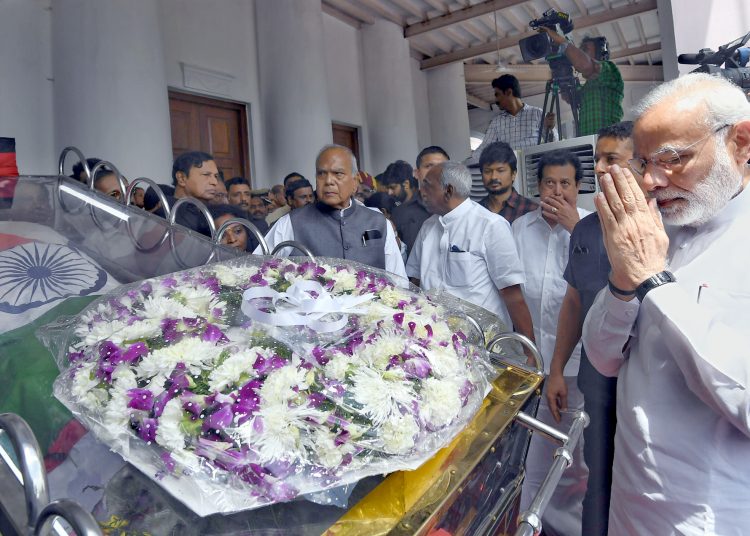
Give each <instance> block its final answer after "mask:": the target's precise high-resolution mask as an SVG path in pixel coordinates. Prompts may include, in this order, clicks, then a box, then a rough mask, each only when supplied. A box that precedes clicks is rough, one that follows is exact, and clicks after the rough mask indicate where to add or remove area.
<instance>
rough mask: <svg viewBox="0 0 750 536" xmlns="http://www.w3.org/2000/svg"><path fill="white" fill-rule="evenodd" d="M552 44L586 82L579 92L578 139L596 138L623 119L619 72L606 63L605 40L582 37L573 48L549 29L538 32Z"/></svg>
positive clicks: (607, 57) (609, 62) (606, 48)
mask: <svg viewBox="0 0 750 536" xmlns="http://www.w3.org/2000/svg"><path fill="white" fill-rule="evenodd" d="M540 30H542V31H544V32H546V33H547V35H549V36H550V39H552V42H553V43H555V44H557V45H560V46H561V47H562V49H563V50H564V52H565V56H566V57H567V58H568V59H569V60H570V63H572V64H573V67H574V68H575V70H576V71H578V72H579V73H581V74H582V75H583V77H584V78H585V79H586V83H585V84H584V85H583V87H581V88H580V89H579V90H578V102H579V104H580V108H579V113H578V119H579V120H578V124H579V129H578V135H579V136H586V135H588V134H596V132H597V131H598V130H599V129H600V128H604V127H607V126H609V125H613V124H615V123H617V122H618V121H620V120H621V119H622V98H623V82H622V76H621V75H620V71H619V69H618V68H617V65H615V64H614V63H613V62H611V61H609V47H608V45H607V39H606V38H605V37H585V38H584V39H583V41H581V46H580V48H579V47H576V46H575V45H574V44H573V43H570V42H568V40H567V38H566V37H565V36H563V35H560V34H558V33H557V32H556V31H554V30H551V29H549V28H540Z"/></svg>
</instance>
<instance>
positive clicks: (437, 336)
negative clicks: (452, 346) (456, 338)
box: [431, 320, 453, 342]
mask: <svg viewBox="0 0 750 536" xmlns="http://www.w3.org/2000/svg"><path fill="white" fill-rule="evenodd" d="M431 326H432V338H433V339H434V340H436V341H448V342H451V338H452V337H453V331H451V328H450V327H448V324H447V323H445V322H443V321H442V320H440V321H438V322H433V323H432V324H431Z"/></svg>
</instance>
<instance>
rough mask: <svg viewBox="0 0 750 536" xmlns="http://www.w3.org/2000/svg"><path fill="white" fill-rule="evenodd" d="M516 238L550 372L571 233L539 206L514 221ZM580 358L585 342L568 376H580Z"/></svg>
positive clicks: (582, 212) (583, 212) (581, 213)
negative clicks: (552, 223)
mask: <svg viewBox="0 0 750 536" xmlns="http://www.w3.org/2000/svg"><path fill="white" fill-rule="evenodd" d="M588 214H590V212H589V211H588V210H585V209H582V208H579V209H578V215H579V216H580V217H581V218H583V217H584V216H586V215H588ZM513 238H514V239H515V241H516V248H517V249H518V256H519V257H520V259H521V264H522V265H523V270H524V273H525V275H526V282H525V283H524V284H523V285H522V288H523V296H524V298H525V299H526V305H527V306H528V307H529V312H530V313H531V320H532V322H533V323H534V339H535V340H536V345H537V348H538V349H539V351H540V352H541V354H542V357H544V372H545V373H546V374H549V365H550V362H551V361H552V353H553V352H554V350H555V338H556V336H557V318H558V316H559V315H560V307H562V302H563V298H564V297H565V292H566V291H567V289H568V283H567V281H565V278H564V277H563V274H564V273H565V267H566V266H567V265H568V246H569V245H570V233H569V232H568V230H567V229H565V227H563V226H562V225H555V226H554V227H550V225H549V224H548V223H547V222H546V221H545V219H544V217H543V216H542V209H541V208H537V209H536V210H534V211H532V212H528V213H526V214H524V215H523V216H521V217H520V218H518V219H517V220H516V221H514V222H513ZM580 361H581V344H580V343H578V344H577V345H576V347H575V349H574V350H573V354H572V355H571V357H570V361H568V364H567V365H566V366H565V376H576V375H577V374H578V364H579V363H580Z"/></svg>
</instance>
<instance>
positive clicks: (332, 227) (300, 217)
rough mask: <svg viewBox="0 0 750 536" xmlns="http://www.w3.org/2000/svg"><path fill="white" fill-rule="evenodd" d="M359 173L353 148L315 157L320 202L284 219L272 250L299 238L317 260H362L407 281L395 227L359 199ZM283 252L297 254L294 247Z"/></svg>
mask: <svg viewBox="0 0 750 536" xmlns="http://www.w3.org/2000/svg"><path fill="white" fill-rule="evenodd" d="M356 175H357V159H356V157H355V156H354V153H352V151H351V150H350V149H349V148H347V147H344V146H342V145H326V146H325V147H323V149H321V151H320V153H318V157H317V158H316V159H315V178H316V181H317V184H316V186H317V187H316V193H317V196H318V200H317V201H316V202H315V203H311V204H309V205H306V206H304V207H302V208H299V209H295V210H292V211H291V212H290V213H289V214H287V215H286V216H283V217H282V218H281V219H280V220H279V221H277V222H276V223H275V224H274V226H273V227H272V228H271V231H270V232H269V233H268V235H267V236H266V242H268V246H269V247H270V248H271V249H273V248H274V246H275V245H276V244H280V243H281V242H284V241H286V240H295V241H297V242H300V243H301V244H303V245H305V246H306V247H307V248H308V249H310V251H311V252H312V254H313V255H315V256H320V257H335V258H340V259H348V260H353V261H357V262H361V263H363V264H368V265H370V266H373V267H375V268H380V269H384V270H387V271H389V272H391V273H392V274H395V275H398V276H401V277H403V278H404V279H405V278H406V270H405V269H404V261H403V258H402V257H401V251H400V250H399V247H398V244H397V243H396V234H395V232H394V231H393V229H392V227H391V225H390V224H389V223H388V222H387V220H386V219H385V216H383V214H382V213H381V212H380V211H379V210H377V209H369V208H367V207H365V206H364V205H362V204H360V203H359V202H357V201H355V200H354V193H355V192H356V191H357V180H356V178H355V177H356ZM282 252H283V253H284V254H286V255H289V254H291V253H292V251H291V248H284V250H283V251H282ZM255 253H256V254H258V253H260V251H259V250H258V249H256V250H255Z"/></svg>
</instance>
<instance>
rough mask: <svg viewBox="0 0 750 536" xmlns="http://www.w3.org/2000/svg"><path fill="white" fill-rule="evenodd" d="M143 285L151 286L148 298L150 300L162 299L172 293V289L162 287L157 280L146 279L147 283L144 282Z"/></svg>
mask: <svg viewBox="0 0 750 536" xmlns="http://www.w3.org/2000/svg"><path fill="white" fill-rule="evenodd" d="M144 283H150V284H151V294H150V297H152V298H163V297H165V296H169V295H170V294H172V292H173V289H171V288H169V287H168V286H166V285H162V284H161V281H160V280H158V279H148V280H147V281H144Z"/></svg>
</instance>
